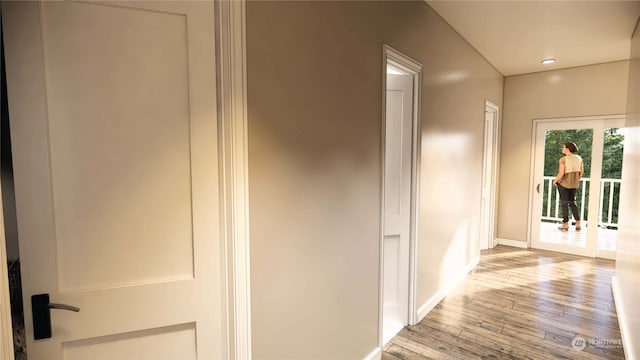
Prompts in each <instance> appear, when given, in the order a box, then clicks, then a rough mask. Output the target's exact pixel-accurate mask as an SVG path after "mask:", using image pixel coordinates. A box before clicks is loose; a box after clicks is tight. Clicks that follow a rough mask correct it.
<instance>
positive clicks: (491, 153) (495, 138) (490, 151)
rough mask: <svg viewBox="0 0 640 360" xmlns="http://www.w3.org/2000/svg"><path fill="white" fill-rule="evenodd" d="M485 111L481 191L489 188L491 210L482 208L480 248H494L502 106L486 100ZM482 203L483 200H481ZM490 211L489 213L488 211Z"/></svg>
mask: <svg viewBox="0 0 640 360" xmlns="http://www.w3.org/2000/svg"><path fill="white" fill-rule="evenodd" d="M484 109H485V110H484V111H485V121H484V123H485V129H484V149H483V159H482V182H483V186H482V189H481V192H484V191H485V188H488V192H489V194H488V195H487V198H488V200H489V205H488V207H489V210H488V211H485V206H483V207H482V209H480V219H481V220H480V221H481V223H480V239H479V240H480V249H481V250H483V249H493V248H494V247H495V246H496V245H497V244H498V240H497V238H496V197H497V194H496V193H497V191H496V189H497V186H498V184H497V183H498V166H499V164H498V161H499V158H500V157H499V156H498V155H499V153H500V152H499V149H498V147H499V144H500V141H499V135H500V126H499V124H500V107H499V106H498V105H496V104H494V103H492V102H491V101H489V100H485V104H484ZM488 112H489V113H492V114H494V115H493V117H492V120H491V123H490V124H488V123H487V121H486V114H487V113H488ZM489 135H491V142H490V143H489V141H488V140H489ZM489 160H491V161H492V164H493V166H492V167H491V169H487V167H488V162H489ZM487 171H490V172H491V173H490V174H487ZM487 175H488V176H489V181H488V185H487V186H484V185H485V183H484V180H485V178H486V177H487ZM481 203H482V201H481ZM486 212H488V213H486ZM484 222H488V223H489V224H488V225H487V234H486V235H487V238H486V239H482V233H483V232H482V226H484V225H483V223H484Z"/></svg>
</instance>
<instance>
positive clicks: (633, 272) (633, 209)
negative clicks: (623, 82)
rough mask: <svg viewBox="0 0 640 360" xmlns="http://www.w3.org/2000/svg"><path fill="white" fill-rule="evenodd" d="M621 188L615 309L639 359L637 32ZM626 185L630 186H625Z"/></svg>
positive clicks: (628, 349) (628, 351) (627, 345)
mask: <svg viewBox="0 0 640 360" xmlns="http://www.w3.org/2000/svg"><path fill="white" fill-rule="evenodd" d="M628 94H629V95H628V99H629V101H628V105H627V127H628V128H629V133H628V135H627V136H626V137H625V146H624V158H623V160H622V161H623V170H622V183H623V184H625V185H623V187H622V190H621V191H622V192H621V194H620V199H621V200H620V232H619V234H618V249H617V255H616V275H615V282H614V287H615V291H616V297H615V300H616V309H617V311H618V319H619V323H620V327H621V329H622V331H623V334H624V336H625V338H624V351H625V355H626V356H627V359H630V360H631V359H640V340H639V338H638V334H640V224H639V223H638V219H640V191H639V190H638V184H640V29H639V28H636V32H635V35H634V36H633V40H632V43H631V66H630V69H629V93H628ZM626 184H630V185H629V186H627V185H626Z"/></svg>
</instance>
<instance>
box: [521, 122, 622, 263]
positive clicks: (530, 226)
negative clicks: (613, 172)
mask: <svg viewBox="0 0 640 360" xmlns="http://www.w3.org/2000/svg"><path fill="white" fill-rule="evenodd" d="M625 119H626V115H624V114H616V115H598V116H579V117H566V118H565V117H563V118H545V119H533V123H532V129H531V161H530V171H529V209H528V217H527V246H528V247H532V246H533V240H534V236H533V235H534V226H536V224H534V221H533V216H534V213H535V212H536V211H537V210H538V208H537V206H536V204H535V201H534V199H535V197H536V186H537V185H536V184H537V183H536V173H535V170H536V160H537V158H536V145H537V143H536V142H537V141H538V140H539V139H538V138H537V132H538V127H539V126H544V125H545V124H551V123H560V122H585V123H586V122H594V121H600V122H603V123H604V122H606V121H607V120H614V121H622V122H623V123H624V120H625ZM558 130H562V128H559V129H558ZM598 135H599V134H596V133H594V135H593V136H594V139H596V137H597V136H598ZM596 152H598V153H600V154H601V153H602V148H601V147H593V148H592V156H593V154H595V153H596ZM559 158H560V156H558V159H559ZM594 163H595V164H596V166H595V168H596V170H597V171H596V173H595V174H594V176H593V177H591V179H595V180H596V181H597V182H598V187H599V186H600V185H599V184H600V178H601V173H600V172H601V171H602V162H601V159H600V161H598V162H597V163H596V162H593V159H592V164H591V172H592V173H593V171H594ZM585 176H587V174H585ZM595 193H599V191H596V192H595ZM590 194H594V193H591V192H590ZM594 196H596V195H594ZM589 204H590V207H591V208H592V209H596V211H594V212H593V213H595V214H597V213H598V211H597V208H598V207H599V204H598V203H597V202H595V203H594V202H591V201H589ZM592 209H589V210H590V211H589V213H592V212H591V210H592ZM597 217H599V216H598V215H597ZM596 222H597V220H596ZM585 231H591V232H595V233H597V226H595V227H593V226H592V227H587V229H585ZM587 236H588V235H587ZM592 236H593V235H592ZM597 247H598V244H597V241H596V243H595V244H593V246H592V247H591V248H590V247H589V244H587V246H586V247H585V248H584V249H583V250H580V251H576V252H575V254H576V255H581V256H589V257H597V256H598V254H599V251H598V248H597ZM541 248H542V249H545V250H551V251H559V250H560V247H558V246H553V245H549V246H544V247H541ZM576 249H582V248H576Z"/></svg>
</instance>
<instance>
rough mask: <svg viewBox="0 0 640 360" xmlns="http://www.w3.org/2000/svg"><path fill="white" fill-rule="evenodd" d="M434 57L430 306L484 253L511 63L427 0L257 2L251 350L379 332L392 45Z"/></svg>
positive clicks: (422, 288)
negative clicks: (489, 126) (489, 136)
mask: <svg viewBox="0 0 640 360" xmlns="http://www.w3.org/2000/svg"><path fill="white" fill-rule="evenodd" d="M383 44H389V45H391V46H393V47H395V48H396V49H398V50H400V51H402V52H404V53H406V54H407V55H409V56H411V57H413V58H414V59H416V60H417V61H419V62H421V63H422V64H423V65H424V81H423V84H422V109H423V111H422V118H421V121H422V139H423V140H422V164H421V170H422V173H421V176H422V182H421V186H420V191H421V197H420V201H421V202H420V212H421V213H420V220H419V225H420V230H419V231H420V233H419V245H418V249H419V254H418V259H419V260H418V261H419V266H418V299H417V304H418V306H421V305H423V304H424V303H426V302H427V301H429V299H431V298H432V297H433V296H434V295H435V294H436V293H437V292H438V291H439V290H440V289H442V288H443V286H445V285H447V284H448V283H450V282H451V279H452V278H455V277H457V276H459V275H460V273H461V272H462V271H463V268H464V266H466V265H468V264H469V263H471V262H472V261H473V259H475V258H476V257H477V256H478V255H479V250H478V218H479V214H478V213H479V209H480V186H481V183H480V176H481V166H482V146H483V144H482V141H483V120H484V101H485V99H489V100H490V101H492V102H494V103H496V104H498V105H501V103H502V101H501V100H502V83H503V81H502V80H503V78H502V76H501V75H500V74H499V73H498V72H497V71H496V70H495V69H494V68H493V67H491V66H490V65H489V64H488V63H487V62H486V61H485V60H484V59H483V58H482V57H480V56H479V55H478V54H477V53H476V52H475V51H474V50H473V49H472V48H471V47H470V46H469V45H468V44H467V43H466V42H465V41H464V40H463V39H461V38H460V37H459V36H458V35H457V33H455V32H454V31H452V30H451V28H450V27H449V26H448V25H447V24H446V23H445V22H444V21H443V20H442V19H441V18H439V17H438V16H437V15H436V14H435V12H433V11H432V10H431V9H430V8H429V7H428V5H426V3H425V2H423V1H415V2H409V1H393V2H380V1H373V2H351V1H343V2H331V1H329V2H308V1H305V2H264V1H259V2H258V1H255V2H254V1H249V2H247V56H248V64H247V73H248V75H247V76H248V111H249V113H248V115H249V174H250V178H249V179H250V180H249V191H250V199H251V204H250V231H251V283H252V288H251V295H252V331H253V333H252V340H253V354H254V358H255V359H258V360H263V359H362V358H363V357H365V356H366V355H367V354H369V353H370V352H371V351H372V350H374V349H375V347H376V346H377V341H378V307H379V301H378V296H379V295H378V286H379V272H380V267H379V256H380V201H381V198H380V182H381V155H380V154H381V134H382V93H383V91H382V53H383V50H382V49H383Z"/></svg>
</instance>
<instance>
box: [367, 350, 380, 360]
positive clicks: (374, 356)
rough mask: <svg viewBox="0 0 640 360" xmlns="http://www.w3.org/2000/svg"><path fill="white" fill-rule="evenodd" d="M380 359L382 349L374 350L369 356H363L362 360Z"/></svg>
mask: <svg viewBox="0 0 640 360" xmlns="http://www.w3.org/2000/svg"><path fill="white" fill-rule="evenodd" d="M380 359H382V348H379V347H377V348H375V349H373V351H371V352H370V353H369V355H367V356H365V357H364V359H363V360H380Z"/></svg>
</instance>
